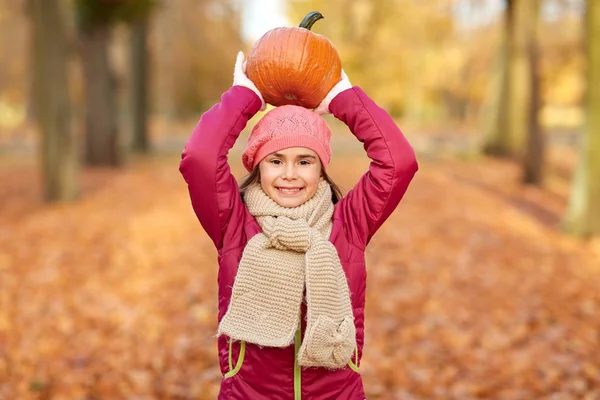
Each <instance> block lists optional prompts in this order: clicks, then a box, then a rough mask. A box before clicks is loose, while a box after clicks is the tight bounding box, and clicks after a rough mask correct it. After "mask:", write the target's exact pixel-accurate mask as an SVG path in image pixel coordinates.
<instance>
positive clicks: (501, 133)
mask: <svg viewBox="0 0 600 400" xmlns="http://www.w3.org/2000/svg"><path fill="white" fill-rule="evenodd" d="M514 9H515V8H514V0H507V1H506V12H505V14H504V29H503V33H502V46H501V49H500V52H499V56H498V57H499V58H498V61H497V63H498V66H497V69H498V71H497V72H496V73H497V75H498V76H497V78H496V82H494V84H493V85H492V86H493V89H494V92H495V93H497V94H494V95H493V96H491V97H492V99H493V100H492V103H491V105H490V115H489V118H490V125H489V126H488V127H487V129H486V130H487V131H488V132H487V133H486V140H485V143H484V145H483V152H484V153H485V154H488V155H491V156H496V157H508V156H510V145H509V141H508V138H509V136H508V134H507V131H508V124H507V120H508V96H509V82H510V69H509V67H508V66H509V57H510V53H509V47H510V45H509V44H510V42H511V41H512V35H513V21H514Z"/></svg>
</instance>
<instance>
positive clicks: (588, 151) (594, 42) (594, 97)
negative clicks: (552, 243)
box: [565, 0, 600, 236]
mask: <svg viewBox="0 0 600 400" xmlns="http://www.w3.org/2000/svg"><path fill="white" fill-rule="evenodd" d="M586 41H587V42H586V53H587V78H588V84H587V93H586V101H585V112H586V123H585V128H584V136H583V141H582V144H581V159H580V163H579V166H578V169H577V171H576V173H575V178H574V181H573V187H572V191H571V199H570V201H569V208H568V210H567V215H566V217H565V229H566V231H567V232H569V233H571V234H574V235H578V236H591V235H600V4H598V2H597V1H596V0H589V1H588V2H587V11H586Z"/></svg>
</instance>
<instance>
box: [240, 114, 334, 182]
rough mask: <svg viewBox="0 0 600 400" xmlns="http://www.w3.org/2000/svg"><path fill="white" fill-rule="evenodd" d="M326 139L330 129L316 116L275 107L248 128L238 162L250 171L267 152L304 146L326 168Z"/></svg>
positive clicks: (329, 158) (328, 157)
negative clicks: (249, 129)
mask: <svg viewBox="0 0 600 400" xmlns="http://www.w3.org/2000/svg"><path fill="white" fill-rule="evenodd" d="M330 139H331V130H330V129H329V126H327V122H325V120H324V119H323V118H322V117H321V116H320V115H319V114H317V113H315V112H314V111H311V110H309V109H307V108H304V107H300V106H291V105H286V106H281V107H277V108H274V109H273V110H271V111H269V112H268V113H267V114H266V115H265V116H264V117H263V118H262V119H261V120H260V121H258V123H257V124H256V126H254V129H252V133H250V137H248V144H247V145H246V149H245V150H244V153H242V163H243V164H244V167H245V168H246V169H247V170H248V171H249V172H252V170H253V169H254V167H256V166H257V165H258V163H259V162H260V161H261V160H262V159H263V158H265V157H266V156H268V155H269V154H271V153H274V152H276V151H278V150H283V149H287V148H290V147H306V148H309V149H311V150H312V151H314V152H315V153H317V155H318V156H319V158H320V159H321V164H323V168H326V167H327V165H328V164H329V161H330V160H331V147H330V145H329V140H330Z"/></svg>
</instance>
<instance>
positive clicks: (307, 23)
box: [300, 11, 325, 31]
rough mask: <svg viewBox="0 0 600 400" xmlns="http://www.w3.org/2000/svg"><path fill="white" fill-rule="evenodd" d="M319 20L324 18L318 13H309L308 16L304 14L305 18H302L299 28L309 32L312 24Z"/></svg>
mask: <svg viewBox="0 0 600 400" xmlns="http://www.w3.org/2000/svg"><path fill="white" fill-rule="evenodd" d="M321 18H325V17H324V16H323V14H321V13H320V12H318V11H312V12H309V13H308V14H306V17H304V19H303V20H302V22H300V28H305V29H308V30H309V31H310V28H312V26H313V24H314V23H315V22H317V21H318V20H320V19H321Z"/></svg>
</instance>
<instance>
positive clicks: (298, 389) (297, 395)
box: [294, 327, 302, 400]
mask: <svg viewBox="0 0 600 400" xmlns="http://www.w3.org/2000/svg"><path fill="white" fill-rule="evenodd" d="M301 343H302V328H301V327H298V330H297V331H296V340H294V400H302V382H301V378H302V374H301V370H300V365H298V351H299V350H300V344H301Z"/></svg>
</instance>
